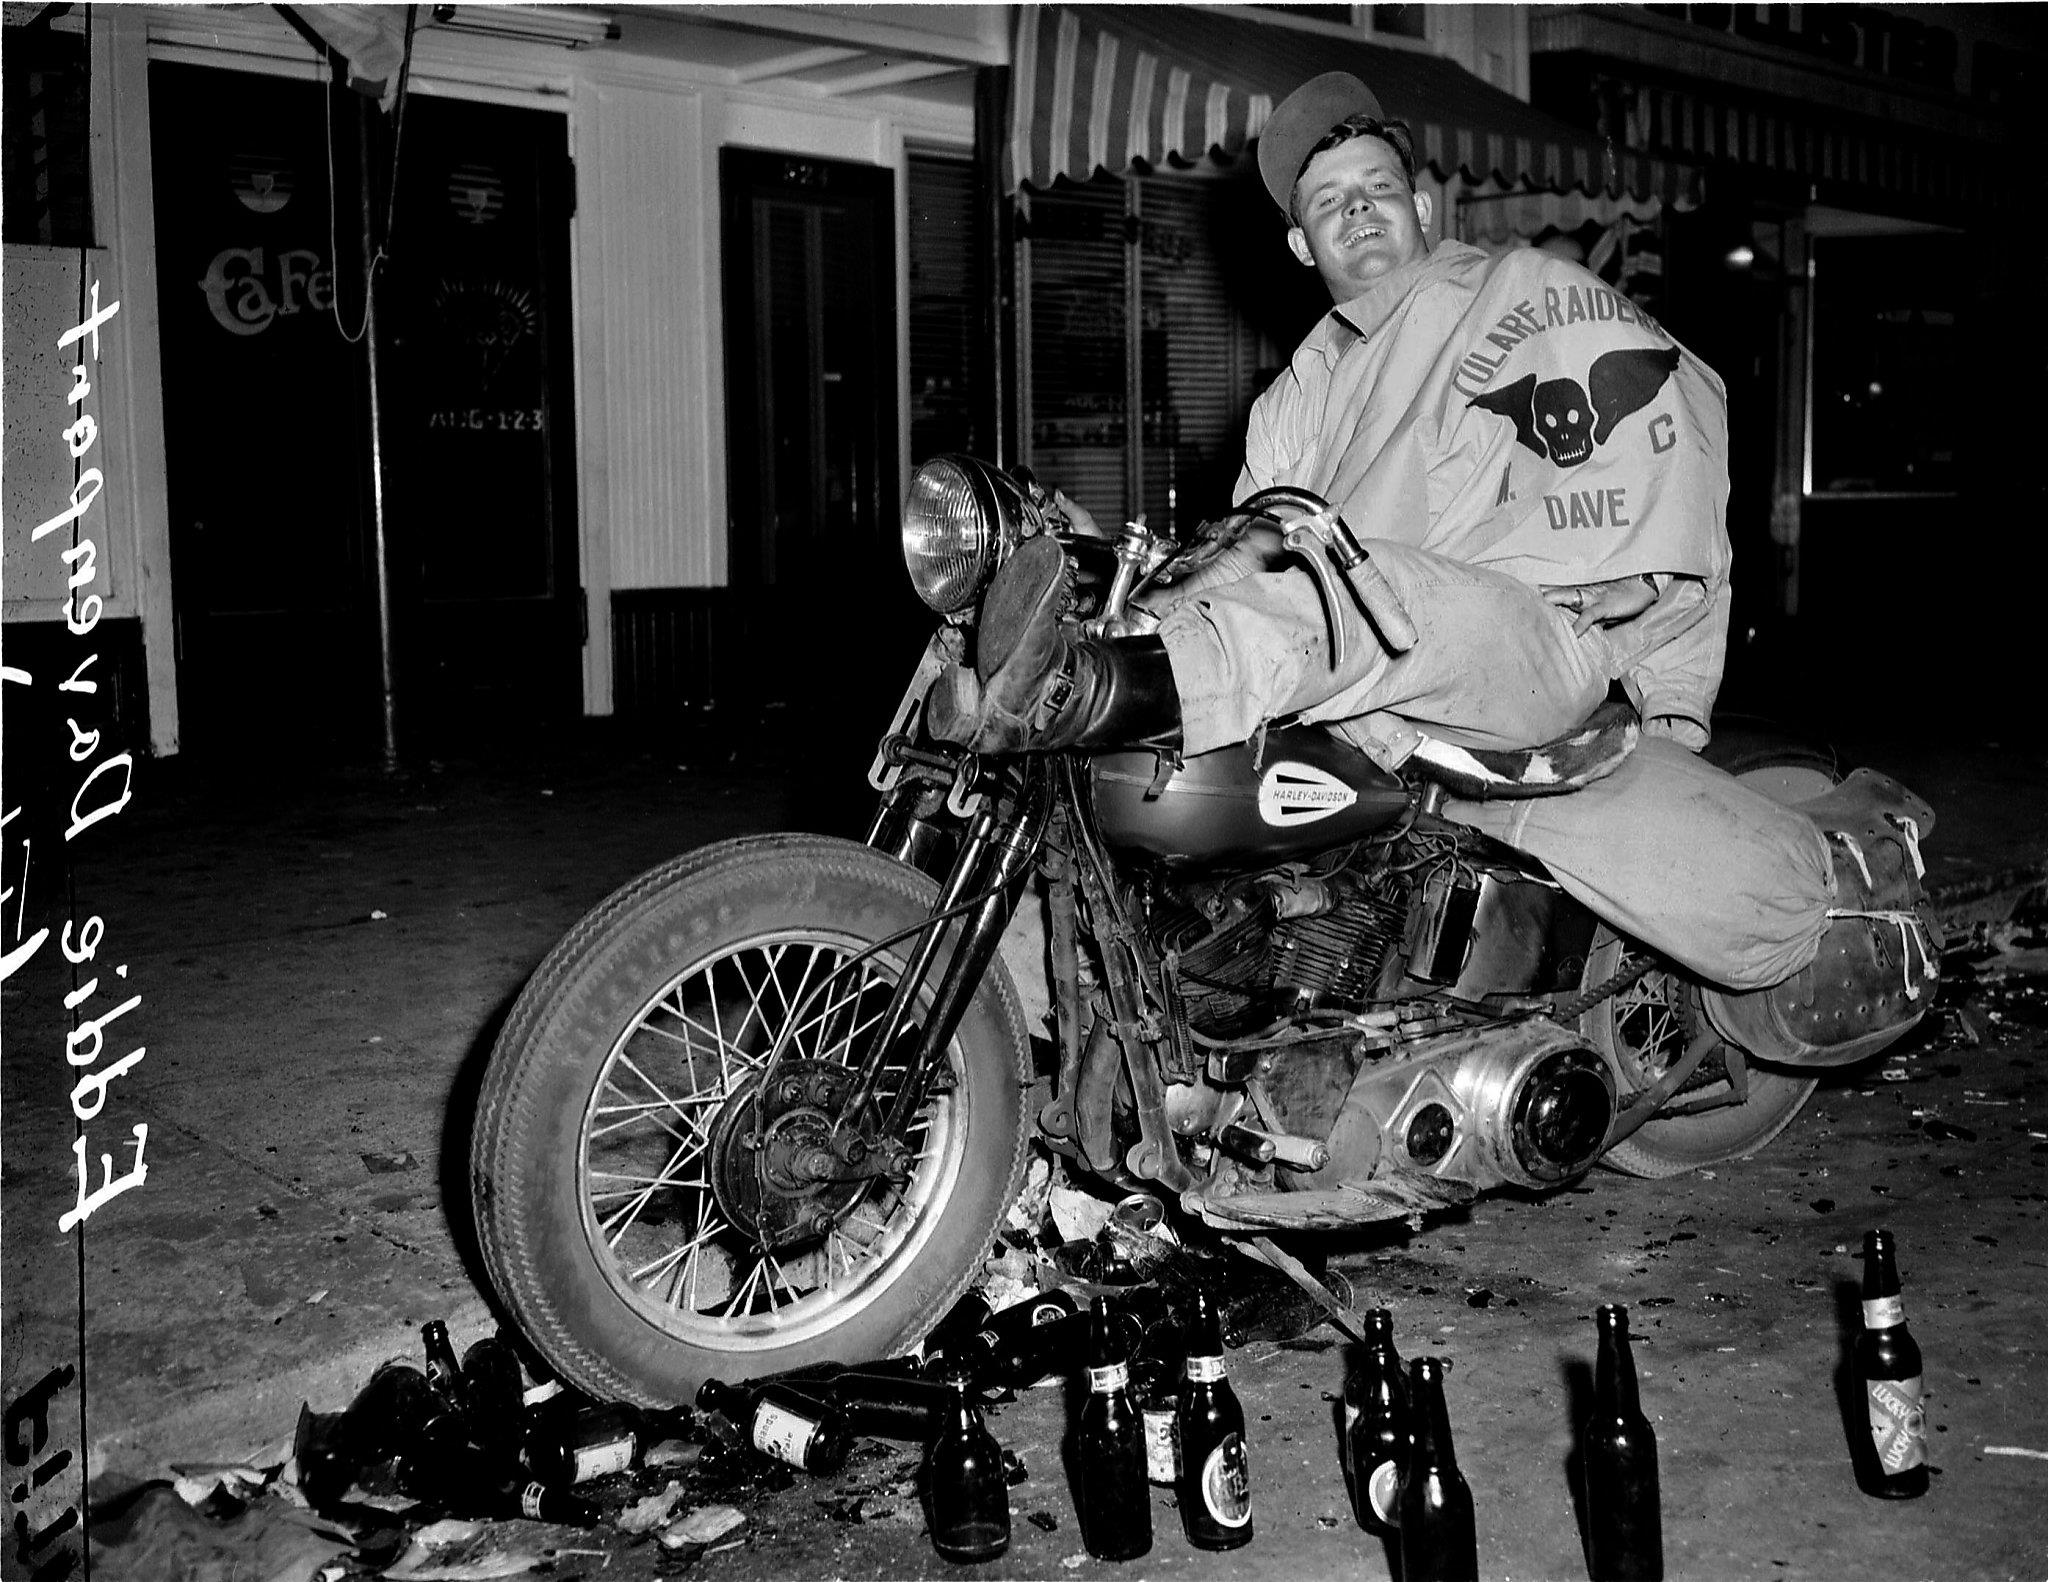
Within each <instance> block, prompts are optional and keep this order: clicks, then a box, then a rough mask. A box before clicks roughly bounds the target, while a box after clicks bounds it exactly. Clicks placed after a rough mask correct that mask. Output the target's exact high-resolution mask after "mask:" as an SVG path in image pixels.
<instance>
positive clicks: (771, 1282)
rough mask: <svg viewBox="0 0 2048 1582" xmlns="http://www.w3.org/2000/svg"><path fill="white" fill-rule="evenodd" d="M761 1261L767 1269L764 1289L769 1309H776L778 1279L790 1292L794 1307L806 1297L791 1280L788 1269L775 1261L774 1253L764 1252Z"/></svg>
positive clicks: (771, 1311)
mask: <svg viewBox="0 0 2048 1582" xmlns="http://www.w3.org/2000/svg"><path fill="white" fill-rule="evenodd" d="M761 1263H762V1265H763V1267H764V1268H765V1269H766V1271H767V1279H766V1280H765V1281H764V1283H763V1285H762V1289H763V1290H764V1291H765V1292H766V1293H767V1296H768V1311H769V1312H770V1313H771V1314H772V1313H773V1312H774V1311H775V1282H776V1281H777V1280H778V1279H779V1280H780V1281H781V1282H782V1288H783V1290H785V1291H787V1292H788V1293H789V1302H790V1305H791V1306H792V1307H793V1306H795V1305H796V1304H797V1303H798V1302H801V1301H802V1300H803V1299H804V1297H803V1292H801V1291H799V1290H798V1289H797V1288H796V1286H795V1285H794V1284H793V1283H792V1282H791V1281H790V1278H789V1274H788V1271H787V1270H785V1269H784V1268H783V1267H782V1265H781V1264H779V1263H777V1262H776V1261H775V1256H774V1254H772V1253H765V1252H764V1253H762V1254H761Z"/></svg>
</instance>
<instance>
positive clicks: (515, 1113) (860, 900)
mask: <svg viewBox="0 0 2048 1582" xmlns="http://www.w3.org/2000/svg"><path fill="white" fill-rule="evenodd" d="M934 893H935V886H934V885H933V883H932V881H931V880H930V879H929V878H927V877H926V876H925V875H923V874H920V873H918V872H916V871H915V870H914V869H911V868H909V867H906V866H904V865H903V864H900V863H897V862H895V861H894V860H893V859H891V858H888V857H886V856H884V855H882V854H881V853H879V852H875V851H871V850H869V849H868V848H867V847H864V846H860V845H856V844H853V843H850V842H846V841H838V840H829V839H825V838H822V837H809V836H783V835H776V836H762V837H752V838H748V839H743V840H736V841H728V842H725V843H723V844H721V845H718V846H713V847H709V848H706V849H705V850H703V851H700V852H695V853H692V854H690V855H688V856H685V857H681V858H678V859H676V860H675V861H674V862H671V863H668V864H666V865H664V866H663V867H660V868H657V869H654V870H653V871H652V872H650V873H647V874H645V875H643V876H642V877H641V878H639V879H636V880H634V881H633V882H631V883H630V884H628V885H626V886H625V887H624V888H622V889H621V890H619V891H618V892H617V893H615V894H614V895H612V896H611V897H609V898H608V899H607V900H605V901H604V902H602V903H601V904H600V905H599V906H598V907H597V908H596V909H595V910H594V911H592V912H591V913H590V915H589V916H588V917H586V918H584V919H583V921H582V922H580V923H579V924H577V926H576V927H575V928H574V929H572V930H571V931H570V933H569V934H568V936H567V937H566V938H564V939H563V941H562V942H561V943H560V944H559V945H557V946H556V947H555V949H554V951H553V952H552V953H550V955H549V956H548V958H547V959H546V960H545V961H544V962H543V963H542V964H541V966H540V969H539V970H538V971H537V972H536V973H535V974H534V976H533V979H532V981H531V982H529V983H528V985H527V986H526V988H525V990H524V991H523V992H522V993H521V995H520V997H519V999H518V1001H517V1003H516V1004H515V1005H514V1007H513V1010H512V1014H511V1016H510V1018H509V1019H508V1020H507V1022H506V1026H505V1029H504V1032H503V1033H502V1034H501V1035H500V1037H499V1039H498V1043H497V1046H496V1048H495V1049H494V1050H493V1051H492V1055H491V1060H490V1064H489V1067H488V1069H487V1071H486V1073H485V1077H484V1083H483V1089H482V1093H481V1095H480V1098H479V1109H478V1118H477V1125H476V1133H475V1143H474V1146H473V1148H472V1152H471V1169H472V1177H473V1186H474V1190H475V1199H476V1203H475V1208H476V1220H477V1231H478V1237H479V1241H480V1243H481V1245H482V1248H483V1255H484V1261H485V1264H486V1266H487V1268H488V1270H489V1272H490V1275H491V1279H492V1283H493V1285H494V1286H495V1288H496V1290H497V1291H498V1293H499V1295H500V1297H501V1298H502V1299H503V1301H504V1302H505V1304H506V1306H507V1307H508V1308H510V1309H511V1312H512V1315H513V1317H514V1318H515V1319H516V1320H517V1322H518V1324H519V1326H520V1328H521V1329H522V1330H523V1332H524V1333H525V1335H526V1337H527V1338H528V1340H529V1341H530V1342H531V1343H532V1344H533V1345H534V1346H535V1347H536V1348H537V1349H538V1350H539V1351H540V1353H541V1355H542V1356H543V1357H545V1358H546V1359H547V1361H548V1362H549V1364H550V1365H551V1366H553V1367H554V1368H555V1369H556V1370H557V1371H558V1372H559V1373H560V1374H561V1375H562V1377H563V1378H565V1379H566V1380H567V1381H569V1382H570V1383H571V1384H574V1385H575V1386H577V1387H578V1388H579V1389H582V1390H584V1391H586V1392H588V1393H589V1394H591V1395H594V1396H596V1397H598V1398H600V1399H618V1400H626V1401H631V1402H634V1403H636V1404H639V1405H643V1406H666V1405H671V1404H675V1403H678V1402H685V1401H688V1400H690V1399H691V1398H693V1397H694V1395H695V1393H696V1390H697V1387H698V1386H699V1385H700V1384H701V1383H703V1381H704V1380H706V1379H709V1378H719V1379H726V1380H732V1379H739V1378H745V1377H750V1376H756V1375H760V1374H766V1373H773V1372H776V1371H779V1370H781V1369H784V1368H790V1367H797V1366H801V1365H804V1364H807V1363H812V1362H820V1361H834V1362H842V1363H856V1362H862V1361H867V1360H871V1359H873V1358H877V1357H881V1356H886V1355H889V1354H891V1353H892V1352H896V1351H900V1350H903V1349H905V1348H907V1347H908V1346H910V1345H911V1344H913V1343H914V1342H915V1341H916V1340H917V1339H919V1338H920V1337H921V1336H922V1335H923V1334H924V1333H925V1331H926V1330H928V1329H929V1328H930V1326H931V1325H932V1324H933V1323H934V1322H935V1321H936V1320H937V1319H938V1317H939V1316H940V1315H941V1314H943V1313H944V1311H945V1310H946V1308H947V1307H948V1306H949V1305H950V1304H951V1303H952V1302H953V1300H954V1299H955V1298H956V1297H957V1296H958V1295H959V1293H960V1292H961V1290H962V1289H963V1288H964V1287H965V1286H966V1284H967V1283H968V1281H969V1279H970V1278H971V1277H972V1276H973V1274H974V1273H975V1272H976V1269H977V1267H978V1265H979V1263H980V1261H981V1259H982V1258H983V1257H984V1256H985V1255H986V1253H987V1250H988V1247H989V1244H990V1241H991V1239H992V1238H993V1236H994V1233H995V1229H996V1226H997V1224H998V1222H999V1221H1000V1219H1001V1216H1002V1215H1003V1213H1004V1212H1005V1211H1006V1210H1007V1209H1008V1207H1009V1205H1010V1203H1011V1202H1012V1201H1013V1200H1014V1198H1015V1196H1016V1193H1017V1189H1018V1186H1019V1184H1020V1182H1021V1179H1022V1175H1023V1169H1024V1150H1025V1141H1026V1128H1025V1124H1024V1107H1023V1090H1024V1087H1025V1085H1026V1083H1027V1082H1028V1080H1029V1070H1028V1066H1027V1064H1026V1061H1027V1057H1028V1048H1029V1046H1028V1043H1027V1040H1026V1036H1025V1032H1024V1026H1023V1019H1022V1016H1021V1014H1020V1013H1019V1011H1018V1009H1017V999H1016V991H1015V989H1014V988H1013V987H1012V985H1011V983H1010V980H1009V974H1008V972H1007V971H1006V970H1005V969H1004V968H1003V966H1002V964H1001V963H1000V961H997V962H995V963H992V964H991V966H990V969H989V971H988V973H987V975H986V977H985V979H984V981H983V983H982V985H981V987H980V988H979V989H978V990H977V991H976V993H975V995H974V997H973V999H972V1000H971V1001H970V1002H969V1005H968V1007H967V1010H966V1012H965V1014H964V1016H963V1017H962V1019H961V1022H960V1026H959V1028H958V1030H957V1031H956V1033H955V1034H954V1038H953V1041H952V1044H951V1047H950V1049H949V1050H948V1053H947V1067H948V1070H949V1071H950V1080H947V1078H946V1075H945V1073H941V1077H940V1080H939V1081H937V1082H936V1083H935V1084H934V1088H935V1089H937V1090H939V1091H934V1092H932V1093H931V1094H930V1095H929V1096H928V1097H927V1099H926V1100H925V1102H924V1104H923V1106H922V1107H921V1108H920V1109H919V1111H918V1112H917V1114H916V1115H915V1116H914V1117H913V1119H912V1121H911V1123H910V1126H909V1128H908V1131H907V1133H906V1134H905V1135H906V1140H907V1141H908V1143H909V1144H910V1148H911V1152H912V1156H913V1157H912V1164H911V1169H910V1172H909V1174H908V1177H907V1179H905V1180H904V1181H903V1182H901V1183H900V1184H898V1183H892V1182H889V1181H887V1180H883V1179H872V1180H870V1181H868V1182H866V1183H865V1184H864V1185H859V1186H849V1187H846V1188H843V1189H840V1188H835V1189H833V1191H834V1192H835V1193H836V1194H838V1195H837V1196H835V1197H834V1198H833V1200H832V1209H833V1212H834V1223H833V1225H832V1228H831V1229H830V1230H827V1231H824V1232H822V1234H819V1235H817V1236H815V1237H813V1238H811V1239H810V1240H809V1241H806V1242H803V1243H799V1244H797V1245H794V1246H791V1247H787V1248H785V1249H784V1250H783V1251H782V1252H780V1253H764V1252H762V1251H761V1250H760V1249H759V1247H758V1245H757V1244H756V1243H755V1242H754V1241H753V1239H752V1238H750V1237H749V1236H748V1235H747V1234H745V1231H744V1229H743V1228H742V1226H741V1225H740V1224H738V1223H737V1222H736V1220H735V1218H734V1213H735V1212H738V1211H736V1210H734V1208H733V1203H734V1197H733V1191H732V1182H733V1181H734V1180H735V1179H736V1176H735V1171H734V1169H733V1167H732V1166H731V1165H730V1164H729V1163H728V1162H726V1154H727V1152H728V1151H729V1149H730V1147H731V1146H732V1144H731V1141H730V1138H731V1134H732V1132H733V1130H734V1128H732V1127H731V1126H724V1127H721V1125H720V1120H721V1117H729V1116H730V1115H731V1113H732V1112H731V1110H730V1109H729V1108H728V1100H731V1099H733V1098H734V1097H735V1096H739V1097H742V1098H744V1096H745V1095H746V1094H748V1093H749V1092H751V1091H754V1089H753V1088H752V1087H750V1085H749V1082H750V1075H751V1074H752V1073H755V1072H758V1070H759V1068H760V1067H761V1066H762V1065H763V1064H765V1062H766V1059H767V1056H768V1052H769V1050H770V1049H771V1048H773V1047H774V1045H775V1043H776V1040H777V1038H778V1036H779V1035H780V1034H781V1033H782V1030H783V1027H784V1024H785V1023H786V1022H787V1021H788V1019H789V1018H790V1017H791V1016H792V1015H793V1014H796V1013H797V1012H799V1011H801V1012H802V1013H803V1014H802V1020H801V1021H800V1022H799V1023H798V1024H797V1026H796V1028H795V1029H794V1030H793V1031H792V1032H791V1034H790V1037H789V1042H788V1047H787V1048H786V1050H785V1055H784V1059H785V1060H789V1059H795V1058H800V1059H802V1060H803V1061H805V1063H806V1066H805V1069H806V1070H807V1071H810V1072H812V1073H814V1074H817V1073H823V1074H824V1078H823V1080H824V1082H825V1084H826V1086H827V1087H830V1086H832V1085H833V1083H834V1081H835V1079H832V1078H831V1077H830V1071H831V1069H832V1068H833V1067H835V1066H837V1067H845V1066H853V1065H858V1064H859V1062H860V1059H861V1056H862V1055H863V1053H864V1052H865V1049H866V1045H865V1044H864V1043H863V1042H862V1039H861V1035H862V1034H863V1033H864V1032H867V1031H869V1030H871V1029H872V1027H873V1025H874V1023H875V1021H876V1020H877V1019H878V1018H879V1017H880V1014H881V1011H882V1008H883V1007H884V1006H886V1004H887V1003H888V999H889V995H890V992H891V990H892V989H893V987H894V985H895V982H896V980H897V978H898V976H900V973H901V971H902V967H903V964H904V961H905V958H906V956H907V954H908V951H909V948H910V941H909V940H905V941H903V942H900V943H898V944H896V945H893V946H890V947H887V948H885V949H883V950H881V951H880V952H878V953H877V954H875V955H874V956H872V957H869V958H868V959H866V960H865V961H863V962H860V963H858V964H856V965H854V966H852V967H851V968H850V969H849V970H848V971H847V972H846V973H845V974H844V975H843V976H842V977H839V978H835V979H833V980H832V984H831V985H829V986H828V987H827V990H826V992H825V993H823V994H822V995H820V994H816V993H815V992H814V991H816V990H817V988H818V985H820V984H821V983H824V982H825V980H826V978H827V975H828V974H831V973H833V972H834V971H835V970H837V969H838V968H840V967H842V966H844V965H845V964H846V963H848V962H849V961H850V960H851V959H852V958H853V957H854V956H855V955H856V954H857V953H858V952H860V951H862V950H864V949H865V948H866V947H867V946H868V945H870V944H871V943H873V942H874V941H876V940H879V939H882V938H884V937H886V936H889V935H893V934H895V933H897V932H898V931H899V930H905V929H912V928H914V927H915V926H916V925H917V924H918V923H919V922H920V921H921V919H922V918H923V917H924V916H925V914H926V912H927V911H928V910H929V908H930V905H931V902H932V897H933V895H934ZM936 977H937V974H936V971H935V972H934V973H933V974H932V976H931V977H930V978H929V979H928V980H927V988H926V990H925V992H924V994H923V996H922V997H921V1003H919V1004H916V1005H913V1007H912V1009H911V1012H910V1020H911V1022H912V1023H913V1025H915V1024H916V1023H917V1022H918V1020H919V1018H920V1017H921V1014H922V1012H923V1009H924V1008H925V1006H926V1005H928V1003H929V999H930V986H931V984H932V983H935V982H936ZM901 1047H902V1046H901V1045H900V1044H899V1046H898V1048H899V1049H900V1048H901ZM898 1058H899V1059H900V1056H899V1057H898ZM902 1074H903V1073H902V1068H901V1066H900V1064H898V1065H888V1064H885V1067H884V1076H883V1080H882V1082H881V1084H880V1087H879V1089H878V1091H877V1099H878V1100H879V1101H880V1103H881V1104H886V1102H887V1100H888V1098H889V1096H890V1095H891V1094H892V1093H893V1092H894V1091H895V1089H896V1087H897V1086H898V1085H900V1082H901V1079H902ZM742 1174H744V1173H743V1172H742Z"/></svg>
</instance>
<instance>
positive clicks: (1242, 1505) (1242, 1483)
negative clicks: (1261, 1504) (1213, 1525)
mask: <svg viewBox="0 0 2048 1582" xmlns="http://www.w3.org/2000/svg"><path fill="white" fill-rule="evenodd" d="M1202 1503H1203V1504H1204V1505H1206V1506H1207V1507H1208V1508H1209V1514H1210V1515H1211V1516H1213V1517H1215V1518H1216V1520H1217V1521H1219V1522H1221V1523H1222V1524H1223V1525H1224V1526H1225V1527H1242V1526H1243V1525H1244V1524H1245V1523H1246V1522H1248V1521H1250V1520H1251V1519H1252V1469H1251V1463H1250V1461H1249V1460H1248V1459H1247V1457H1246V1456H1245V1453H1244V1435H1242V1434H1237V1433H1231V1434H1225V1435H1224V1436H1223V1442H1222V1443H1221V1444H1219V1445H1217V1447H1216V1448H1215V1449H1214V1450H1212V1451H1210V1452H1209V1459H1208V1460H1207V1461H1205V1462H1203V1463H1202Z"/></svg>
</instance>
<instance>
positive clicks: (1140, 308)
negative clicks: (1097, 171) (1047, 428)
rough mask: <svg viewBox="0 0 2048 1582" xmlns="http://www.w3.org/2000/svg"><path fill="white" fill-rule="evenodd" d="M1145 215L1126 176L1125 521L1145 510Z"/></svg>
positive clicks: (1135, 184) (1131, 178) (1133, 184)
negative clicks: (1143, 242) (1143, 241)
mask: <svg viewBox="0 0 2048 1582" xmlns="http://www.w3.org/2000/svg"><path fill="white" fill-rule="evenodd" d="M1144 226H1145V217H1144V209H1143V204H1142V200H1141V199H1140V197H1139V188H1138V178H1137V177H1136V176H1126V177H1124V520H1125V521H1129V522H1134V521H1136V520H1138V519H1139V518H1140V517H1142V516H1143V515H1144V514H1145V282H1144V275H1143V269H1144V247H1143V245H1142V239H1143V236H1144Z"/></svg>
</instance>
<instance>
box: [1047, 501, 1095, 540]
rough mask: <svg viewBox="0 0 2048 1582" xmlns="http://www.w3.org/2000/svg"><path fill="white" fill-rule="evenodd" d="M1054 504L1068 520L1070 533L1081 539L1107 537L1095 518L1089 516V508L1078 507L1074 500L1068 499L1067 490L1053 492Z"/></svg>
mask: <svg viewBox="0 0 2048 1582" xmlns="http://www.w3.org/2000/svg"><path fill="white" fill-rule="evenodd" d="M1052 503H1053V505H1054V506H1055V507H1057V508H1058V510H1059V512H1060V514H1061V515H1062V516H1064V517H1065V518H1066V519H1067V530H1068V531H1069V532H1071V533H1074V534H1076V535H1077V536H1079V537H1081V538H1102V537H1105V536H1106V535H1105V534H1104V533H1103V531H1102V529H1101V528H1099V527H1097V526H1096V525H1095V518H1094V517H1093V516H1091V515H1090V514H1089V512H1088V508H1087V507H1086V506H1084V505H1076V504H1075V503H1074V502H1073V500H1071V499H1069V498H1068V496H1067V491H1066V490H1064V489H1055V490H1053V492H1052Z"/></svg>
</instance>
